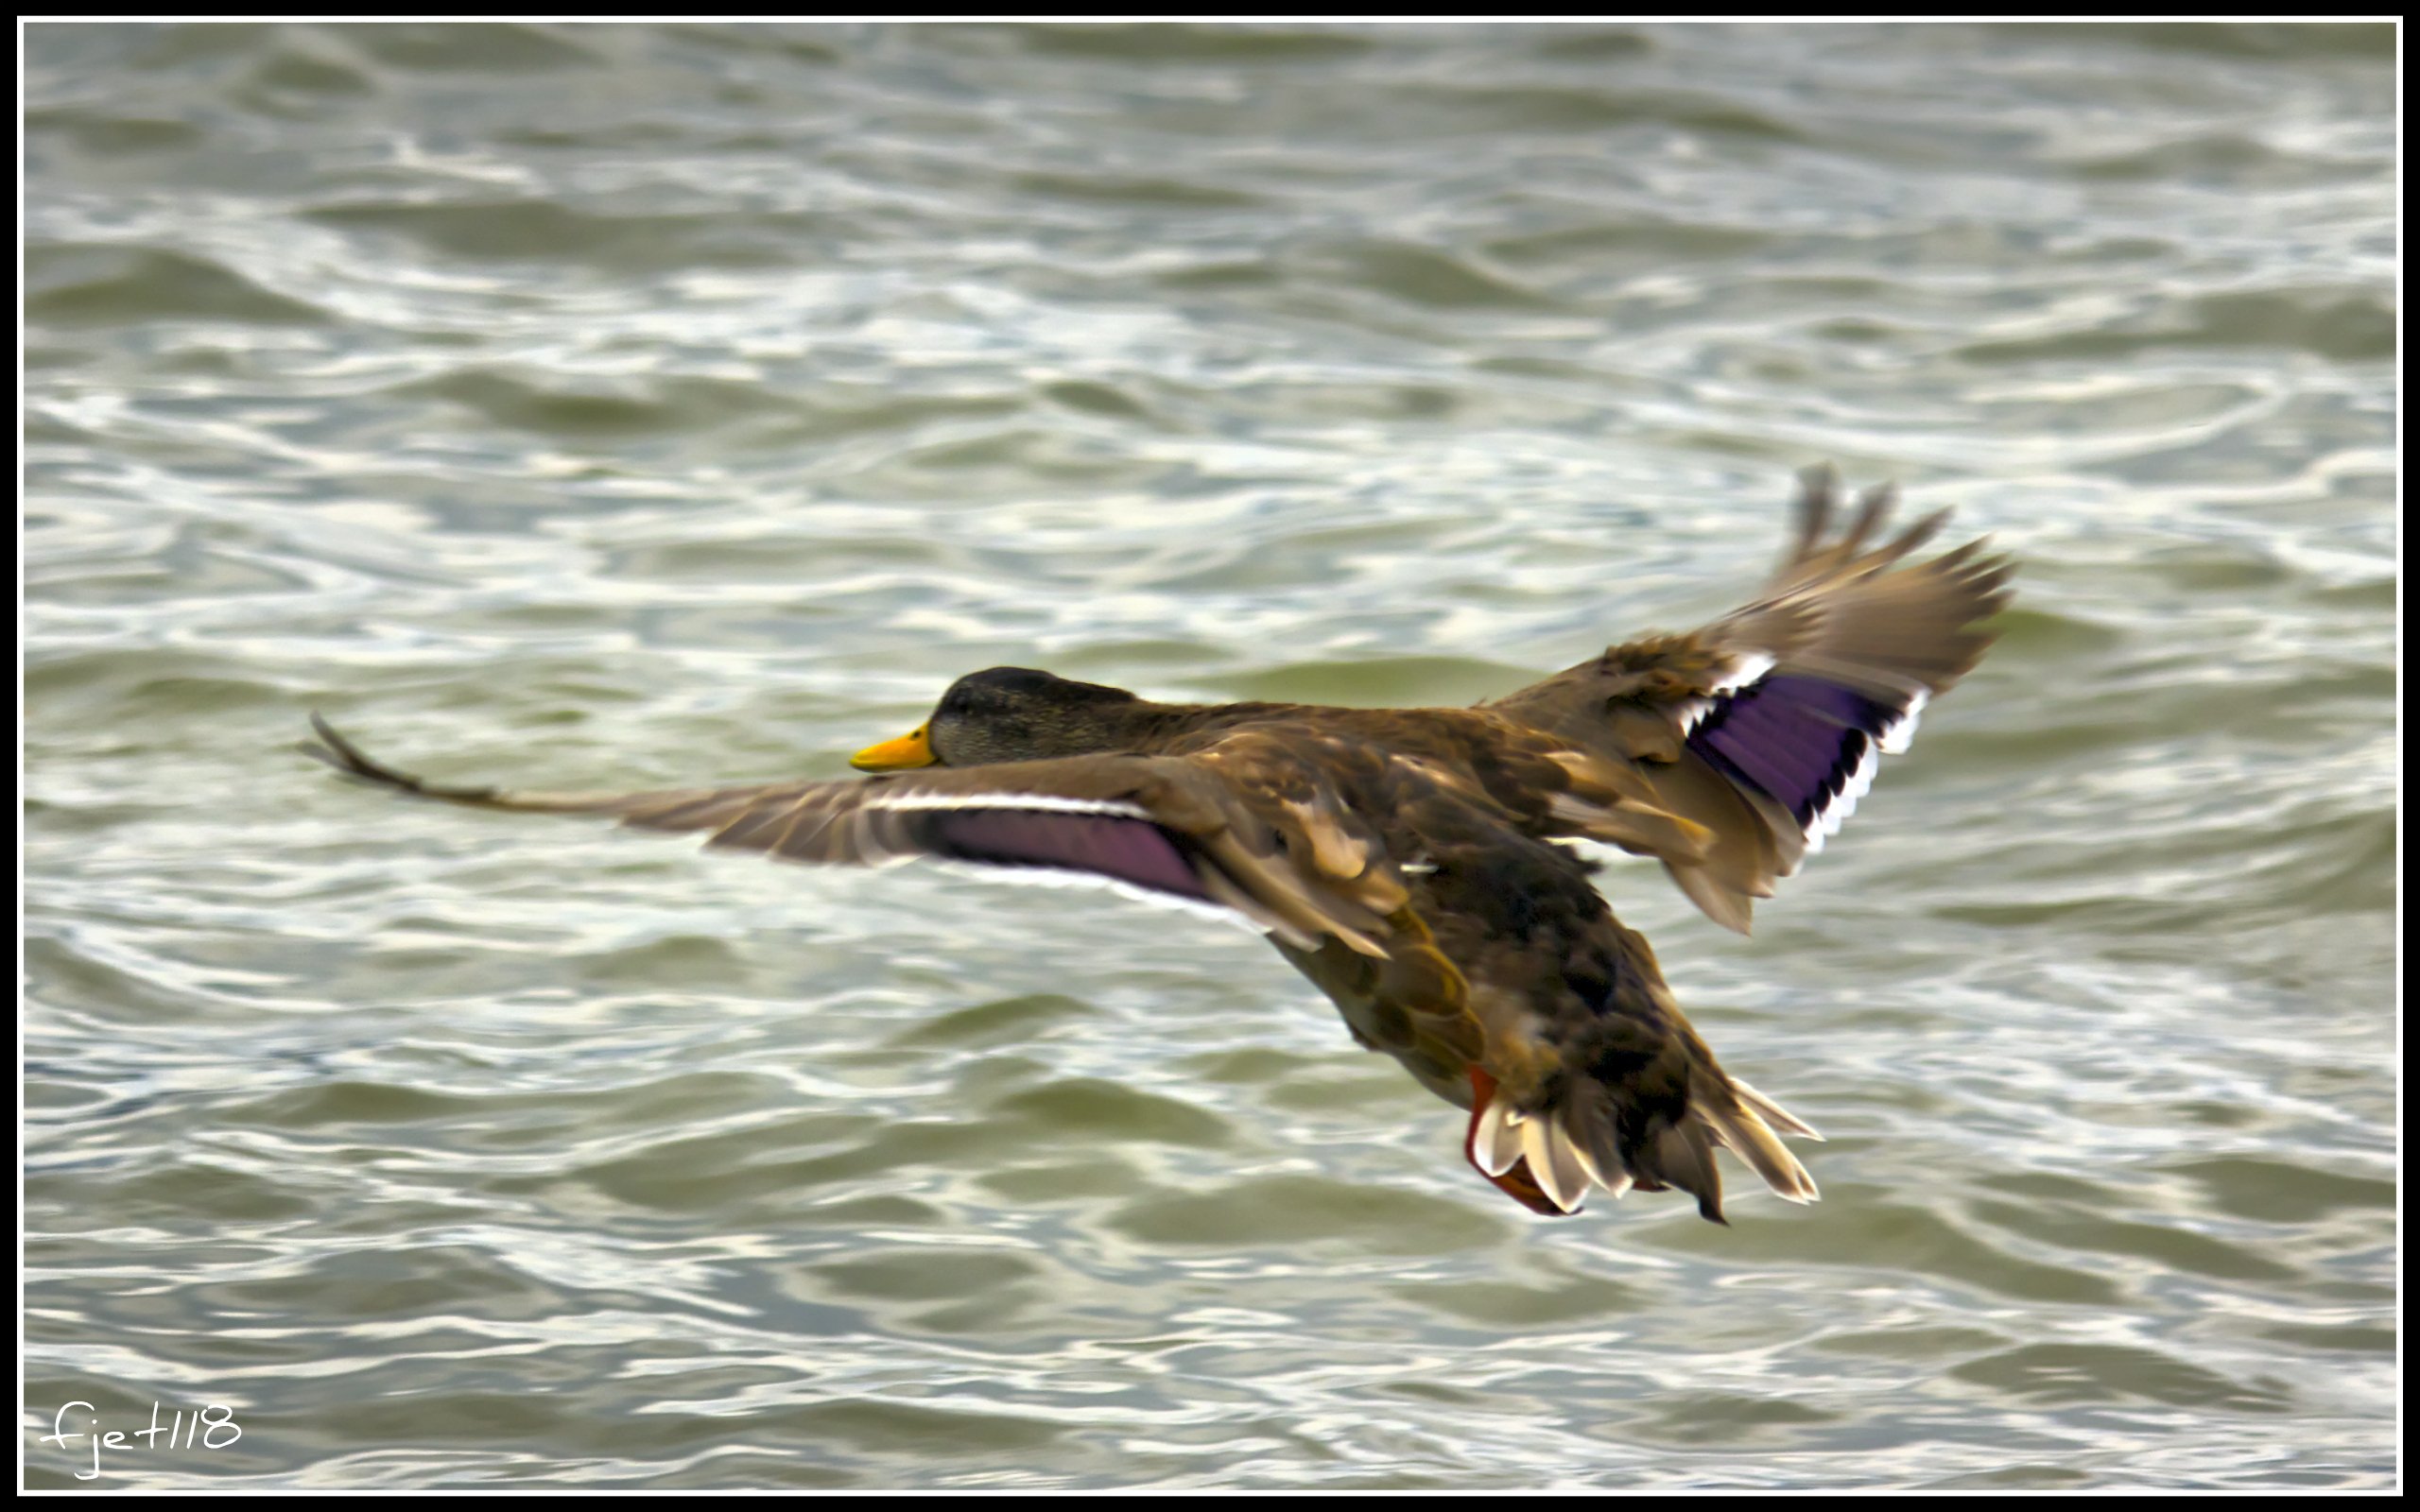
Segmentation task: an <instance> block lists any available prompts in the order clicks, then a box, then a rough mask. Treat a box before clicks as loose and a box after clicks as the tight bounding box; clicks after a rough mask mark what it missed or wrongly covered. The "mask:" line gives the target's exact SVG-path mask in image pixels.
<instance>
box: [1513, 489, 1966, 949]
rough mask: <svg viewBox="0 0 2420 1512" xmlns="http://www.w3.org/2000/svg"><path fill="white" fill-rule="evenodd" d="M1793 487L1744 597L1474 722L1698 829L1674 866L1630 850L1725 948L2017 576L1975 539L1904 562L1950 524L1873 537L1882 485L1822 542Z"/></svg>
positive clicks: (1886, 502)
mask: <svg viewBox="0 0 2420 1512" xmlns="http://www.w3.org/2000/svg"><path fill="white" fill-rule="evenodd" d="M1802 484H1803V487H1802V490H1801V493H1800V496H1799V502H1798V528H1797V533H1796V536H1795V538H1794V539H1793V541H1791V543H1790V546H1789V551H1788V552H1787V553H1786V554H1785V555H1784V557H1783V558H1782V562H1781V566H1780V567H1779V569H1778V570H1777V571H1776V572H1775V573H1774V574H1773V576H1772V580H1771V581H1770V582H1769V583H1767V585H1766V587H1765V591H1764V592H1763V593H1761V594H1760V595H1758V596H1757V597H1756V598H1755V600H1753V601H1752V602H1750V603H1748V604H1745V605H1742V606H1741V607H1740V608H1738V609H1737V610H1733V611H1732V612H1731V613H1729V614H1726V615H1724V616H1723V617H1722V618H1721V619H1719V620H1717V621H1715V622H1714V623H1713V624H1711V625H1708V626H1705V627H1703V628H1700V629H1697V630H1693V631H1691V632H1689V633H1687V634H1685V635H1657V636H1650V637H1645V638H1642V639H1639V640H1635V641H1631V642H1628V643H1625V644H1620V645H1615V646H1610V647H1608V648H1607V649H1606V651H1605V652H1604V654H1603V655H1602V656H1599V657H1595V658H1592V659H1590V660H1589V661H1586V662H1582V663H1580V664H1579V665H1578V666H1574V667H1570V668H1566V669H1565V670H1564V671H1562V672H1559V673H1557V674H1556V675H1555V676H1553V677H1551V678H1548V679H1545V680H1544V681H1542V682H1537V683H1533V684H1532V685H1530V687H1527V688H1524V689H1522V690H1521V691H1519V692H1518V693H1514V694H1513V695H1511V696H1508V697H1504V698H1500V699H1496V700H1495V701H1494V702H1492V703H1489V704H1486V705H1483V706H1482V707H1484V708H1485V709H1487V710H1488V711H1489V712H1491V713H1495V714H1498V715H1501V716H1503V717H1506V718H1509V719H1512V720H1513V721H1515V722H1517V723H1520V724H1523V725H1526V726H1529V727H1530V728H1532V729H1535V730H1542V731H1544V732H1546V733H1547V734H1549V735H1551V736H1554V737H1556V738H1557V739H1559V740H1561V741H1563V742H1564V743H1565V744H1567V745H1569V746H1571V747H1575V748H1576V749H1578V750H1580V751H1582V752H1585V753H1586V754H1588V755H1589V756H1592V757H1595V758H1597V759H1599V760H1600V761H1601V762H1603V763H1604V764H1605V768H1606V769H1605V770H1604V771H1602V772H1600V773H1599V777H1600V779H1601V782H1602V785H1605V786H1608V787H1613V788H1635V787H1641V786H1643V788H1644V791H1645V794H1646V795H1647V797H1648V799H1649V801H1651V803H1652V804H1653V805H1654V806H1656V807H1658V808H1661V809H1663V810H1665V811H1667V812H1668V813H1670V814H1672V815H1675V816H1680V817H1681V818H1683V819H1685V820H1687V821H1688V822H1689V823H1690V824H1691V825H1694V826H1700V827H1703V829H1704V830H1706V831H1709V832H1711V834H1712V838H1711V840H1710V841H1709V842H1707V843H1704V844H1701V845H1696V846H1693V847H1692V848H1690V849H1688V850H1681V849H1678V848H1665V847H1657V846H1654V845H1634V846H1631V847H1630V849H1634V850H1638V851H1643V852H1645V853H1648V854H1654V855H1657V856H1659V857H1660V858H1661V859H1662V860H1663V861H1664V863H1665V867H1666V869H1667V870H1668V871H1669V872H1670V873H1671V875H1672V879H1673V881H1675V882H1676V883H1678V884H1679V885H1680V886H1681V889H1682V890H1683V891H1684V892H1685V893H1687V894H1688V896H1689V898H1690V900H1691V901H1692V902H1695V903H1696V904H1697V905H1698V907H1699V908H1700V909H1702V910H1703V911H1704V913H1705V914H1706V916H1707V917H1708V918H1710V919H1714V920H1715V921H1716V922H1717V923H1720V924H1722V925H1724V926H1725V927H1727V928H1731V929H1736V930H1737V931H1739V932H1740V933H1742V934H1745V933H1746V932H1747V930H1748V924H1749V919H1750V914H1751V909H1752V906H1753V900H1755V899H1756V898H1770V897H1772V891H1773V884H1774V883H1775V882H1776V881H1778V880H1779V879H1780V878H1783V877H1787V876H1789V875H1790V874H1792V873H1793V872H1795V871H1796V870H1797V869H1798V867H1799V863H1800V862H1801V861H1802V860H1803V859H1804V858H1805V857H1806V854H1807V853H1808V852H1810V851H1820V850H1822V849H1823V847H1824V840H1825V838H1827V837H1828V836H1830V835H1832V834H1836V833H1839V831H1840V827H1841V821H1842V820H1843V819H1845V818H1847V817H1848V816H1849V814H1850V813H1851V812H1852V811H1853V810H1854V809H1855V808H1856V806H1857V801H1858V799H1859V798H1861V797H1862V796H1863V795H1864V793H1865V791H1866V789H1867V787H1868V786H1869V785H1871V783H1872V782H1873V781H1874V776H1875V772H1876V767H1877V766H1878V765H1879V759H1880V757H1882V756H1884V755H1888V754H1895V753H1896V752H1899V751H1902V750H1905V749H1906V748H1907V746H1908V742H1909V739H1910V736H1912V735H1913V733H1914V731H1915V728H1916V718H1917V715H1918V714H1919V713H1922V711H1923V710H1924V707H1925V705H1926V704H1927V702H1928V701H1930V700H1931V699H1933V698H1935V697H1938V696H1940V695H1942V694H1943V693H1945V692H1946V691H1947V690H1948V689H1949V688H1950V686H1951V685H1952V684H1954V683H1956V682H1957V680H1958V679H1960V678H1962V677H1963V676H1964V675H1965V674H1966V673H1967V672H1968V671H1970V670H1971V669H1972V668H1973V667H1974V665H1975V663H1976V662H1977V661H1979V659H1980V658H1981V657H1982V654H1983V652H1984V650H1985V649H1986V648H1987V647H1989V646H1990V644H1992V641H1993V640H1994V639H1995V634H1994V632H1993V631H1990V630H1988V629H1984V628H1982V627H1981V622H1983V621H1985V620H1987V619H1989V618H1990V617H1991V616H1992V615H1994V614H1996V613H1997V612H1999V610H2002V609H2003V608H2005V607H2006V606H2007V604H2008V602H2009V599H2010V597H2011V591H2010V589H2009V586H2008V580H2009V577H2010V576H2011V574H2012V573H2013V572H2014V564H2013V563H2012V562H2011V561H2010V559H2009V558H2006V557H2004V556H1997V555H1993V554H1990V553H1989V552H1987V551H1986V549H1985V548H1986V546H1987V544H1988V542H1987V541H1981V540H1979V541H1969V542H1967V543H1966V544H1965V545H1962V546H1960V547H1958V548H1957V549H1955V550H1953V551H1949V552H1946V553H1944V554H1943V555H1941V556H1938V557H1934V558H1929V559H1927V560H1924V561H1919V562H1910V561H1909V560H1908V559H1907V558H1908V557H1909V556H1910V554H1911V553H1912V552H1914V551H1915V550H1916V549H1917V548H1918V547H1919V546H1922V545H1923V544H1924V543H1925V542H1926V541H1928V540H1930V539H1931V538H1932V537H1933V535H1935V534H1936V533H1937V532H1938V531H1939V530H1940V528H1941V526H1942V524H1943V522H1944V521H1945V520H1946V519H1947V517H1948V515H1947V511H1945V510H1944V511H1940V512H1937V513H1934V514H1931V515H1927V516H1926V517H1925V518H1924V519H1922V520H1919V521H1917V522H1916V523H1915V524H1912V525H1910V526H1909V527H1908V528H1906V529H1905V530H1902V531H1900V532H1898V533H1897V534H1896V535H1885V534H1884V533H1883V529H1882V527H1883V524H1884V522H1885V520H1886V519H1887V518H1888V516H1889V514H1890V512H1891V507H1892V504H1893V498H1894V494H1893V490H1891V489H1889V488H1888V487H1884V488H1877V489H1872V490H1867V491H1866V493H1865V494H1864V495H1862V496H1861V498H1860V499H1859V500H1858V507H1857V508H1856V510H1855V512H1854V513H1853V514H1850V515H1849V516H1848V518H1847V523H1846V524H1845V525H1844V526H1842V527H1841V528H1839V529H1838V530H1837V533H1836V531H1835V524H1836V522H1837V521H1838V520H1839V518H1840V517H1841V513H1842V511H1841V509H1840V508H1839V507H1838V500H1837V496H1838V481H1837V479H1836V478H1835V476H1834V475H1833V474H1832V472H1830V471H1829V470H1828V469H1821V470H1816V471H1814V472H1808V473H1806V474H1805V475H1804V476H1803V478H1802ZM1574 833H1583V832H1579V831H1575V832H1574ZM1617 843H1619V842H1617Z"/></svg>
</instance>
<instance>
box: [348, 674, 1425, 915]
mask: <svg viewBox="0 0 2420 1512" xmlns="http://www.w3.org/2000/svg"><path fill="white" fill-rule="evenodd" d="M311 722H312V727H313V729H315V730H317V731H318V732H319V735H320V744H318V745H305V746H304V747H302V748H303V749H304V750H305V751H306V752H307V753H308V754H310V755H312V756H314V757H316V758H317V759H319V760H320V761H322V762H325V763H327V764H328V765H331V766H334V767H335V768H336V769H337V770H338V771H340V772H343V773H344V774H345V775H347V776H349V777H353V778H355V779H357V780H359V781H362V782H372V783H375V784H377V785H379V786H383V787H387V788H390V789H392V790H394V791H397V792H401V793H406V794H408V795H410V796H412V797H415V798H423V799H436V800H439V801H441V802H447V803H456V804H461V805H465V806H469V807H473V808H484V809H494V810H501V811H507V812H512V813H525V814H593V815H598V816H607V817H614V818H618V819H620V820H621V821H622V822H623V823H624V824H627V825H631V826H634V827H636V828H640V829H648V830H662V831H706V832H711V838H709V839H708V841H707V842H706V843H707V844H708V845H709V846H710V847H714V848H717V849H722V850H739V851H761V852H763V853H765V854H768V855H770V856H773V857H775V858H777V859H780V860H786V861H802V862H811V863H820V864H827V865H858V866H879V865H884V864H887V863H890V862H893V861H901V860H908V859H913V858H916V857H920V856H922V857H929V858H934V859H940V860H948V861H958V862H965V863H971V864H975V865H978V866H992V867H1006V868H1020V867H1023V868H1048V869H1053V870H1061V871H1074V872H1081V873H1087V874H1090V875H1093V876H1097V877H1101V878H1104V879H1106V880H1109V881H1112V882H1115V883H1121V884H1124V885H1129V886H1132V887H1139V888H1142V889H1145V890H1146V891H1150V892H1154V893H1158V894H1161V895H1164V896H1167V897H1170V898H1175V899H1179V900H1182V901H1184V902H1196V903H1207V904H1212V905H1215V906H1219V907H1225V908H1230V909H1233V910H1235V911H1236V912H1237V913H1240V914H1242V915H1243V916H1245V917H1246V918H1248V919H1252V920H1253V922H1255V923H1258V924H1260V925H1261V926H1262V927H1264V928H1266V929H1268V930H1270V931H1271V932H1272V933H1275V934H1277V935H1279V936H1281V937H1285V938H1288V939H1290V940H1292V941H1295V942H1297V943H1298V944H1301V945H1303V946H1305V947H1306V948H1316V946H1317V945H1318V943H1319V942H1320V941H1321V940H1322V939H1324V938H1326V937H1328V936H1334V937H1335V938H1337V939H1339V940H1340V941H1342V942H1343V943H1344V944H1345V945H1346V946H1347V947H1349V948H1350V949H1352V950H1354V951H1357V952H1359V953H1362V954H1372V955H1384V954H1386V944H1385V940H1386V937H1387V936H1388V935H1389V934H1390V933H1391V926H1390V925H1389V924H1388V922H1387V919H1386V916H1387V915H1388V914H1390V913H1392V912H1393V911H1394V910H1396V909H1398V908H1400V907H1401V906H1402V904H1403V901H1404V896H1405V894H1404V891H1403V887H1402V884H1401V881H1400V877H1399V874H1398V873H1396V871H1395V869H1394V867H1393V865H1392V863H1391V862H1390V861H1389V860H1388V858H1387V856H1386V854H1385V851H1384V848H1383V846H1382V845H1381V844H1380V843H1379V841H1378V839H1377V837H1376V835H1375V833H1374V832H1370V831H1368V830H1366V829H1364V828H1359V827H1357V826H1356V825H1354V824H1353V823H1352V822H1351V820H1350V817H1349V816H1348V815H1347V814H1346V812H1345V810H1344V808H1343V806H1342V805H1341V804H1340V802H1339V801H1338V800H1337V799H1336V797H1335V795H1334V794H1333V793H1332V792H1330V791H1328V790H1327V789H1326V788H1325V787H1324V784H1323V783H1322V782H1321V781H1320V780H1319V778H1318V776H1317V774H1316V773H1313V772H1310V771H1308V770H1307V769H1306V768H1304V767H1302V765H1301V764H1300V763H1298V762H1294V761H1291V760H1290V759H1289V758H1288V756H1287V753H1286V751H1285V749H1284V747H1283V746H1282V745H1281V744H1279V743H1276V742H1271V741H1268V740H1265V739H1263V740H1257V741H1255V740H1254V739H1253V738H1252V737H1246V736H1238V737H1234V738H1233V739H1231V740H1229V741H1226V742H1222V743H1220V744H1219V745H1214V746H1212V747H1209V748H1208V749H1206V750H1204V751H1201V752H1198V753H1194V754H1189V755H1184V756H1124V755H1102V756H1079V757H1068V758H1063V759H1060V760H1055V761H1037V762H1016V763H1003V764H1000V765H993V766H977V767H967V768H962V769H961V768H942V767H935V768H932V769H930V770H928V771H921V772H916V773H913V774H908V775H903V776H898V777H880V778H872V779H859V780H855V781H847V782H774V783H763V784H756V785H750V786H739V787H717V788H672V789H663V790H657V791H648V792H636V793H595V794H582V793H541V792H516V791H508V790H505V789H501V788H496V787H490V786H478V785H468V784H449V783H439V782H428V781H426V780H424V779H422V778H419V777H415V776H413V775H411V774H409V773H407V772H403V771H399V770H397V769H395V768H393V767H391V766H388V765H385V764H383V763H381V762H378V761H376V760H373V759H372V757H370V756H369V755H368V754H367V753H365V752H364V751H362V750H361V748H360V747H357V746H355V745H354V744H353V743H352V742H351V741H349V740H347V739H346V738H345V737H344V736H342V735H340V734H338V733H337V731H336V730H335V729H333V728H332V727H331V726H329V725H328V723H327V722H326V721H325V720H323V719H321V718H320V717H319V716H318V715H317V714H314V715H313V716H312V721H311ZM1278 793H1283V794H1287V795H1292V799H1291V801H1290V803H1281V804H1278V805H1275V806H1274V807H1272V805H1271V803H1270V802H1268V801H1267V800H1266V799H1267V798H1268V796H1269V795H1271V794H1278ZM1255 797H1257V798H1259V799H1262V800H1261V801H1254V799H1255Z"/></svg>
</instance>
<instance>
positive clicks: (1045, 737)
mask: <svg viewBox="0 0 2420 1512" xmlns="http://www.w3.org/2000/svg"><path fill="white" fill-rule="evenodd" d="M1149 707H1150V706H1149V705H1147V704H1145V703H1144V701H1143V700H1142V699H1140V698H1137V697H1136V696H1134V695H1132V694H1131V693H1129V692H1127V691H1126V690H1125V689H1123V688H1109V687H1103V686H1102V685H1101V684H1099V683H1097V682H1070V681H1068V680H1067V679H1065V678H1059V677H1053V676H1051V675H1050V674H1049V673H1047V672H1037V671H1035V670H1033V669H1032V668H1031V667H991V668H987V669H986V670H984V671H981V672H970V673H968V674H967V675H966V676H964V677H962V678H960V679H958V680H957V681H956V682H953V683H951V684H950V685H949V691H948V692H947V693H944V694H942V701H941V702H940V703H939V704H938V705H936V706H935V707H934V709H933V713H932V717H931V718H929V719H926V720H925V722H924V723H923V724H921V725H918V726H917V727H916V728H915V729H914V730H909V731H908V733H907V734H905V735H902V736H900V737H899V738H898V739H897V740H886V741H884V742H883V743H882V744H881V745H879V746H868V747H866V748H865V749H863V750H861V751H859V752H857V753H856V755H855V756H852V757H850V758H849V765H852V766H854V767H856V769H857V770H859V771H861V772H902V771H907V770H908V769H909V768H911V767H917V766H987V765H991V764H993V763H994V762H1028V761H1040V760H1043V759H1046V758H1047V757H1052V756H1080V755H1083V754H1085V753H1086V752H1088V751H1099V750H1117V749H1122V748H1124V747H1126V746H1128V745H1130V744H1131V740H1130V736H1129V732H1130V730H1131V729H1132V720H1133V716H1134V715H1136V714H1138V713H1142V712H1143V711H1144V710H1145V709H1147V708H1149Z"/></svg>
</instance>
